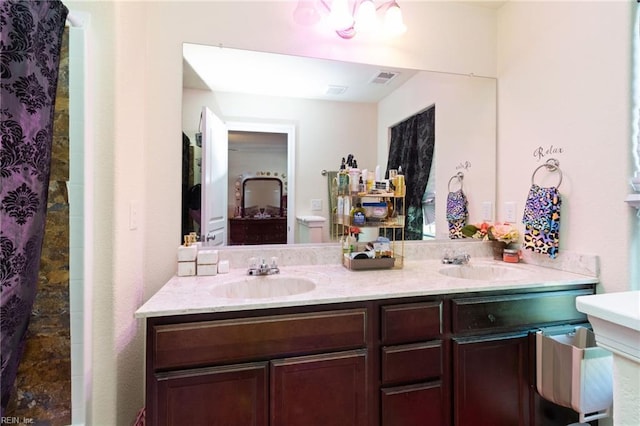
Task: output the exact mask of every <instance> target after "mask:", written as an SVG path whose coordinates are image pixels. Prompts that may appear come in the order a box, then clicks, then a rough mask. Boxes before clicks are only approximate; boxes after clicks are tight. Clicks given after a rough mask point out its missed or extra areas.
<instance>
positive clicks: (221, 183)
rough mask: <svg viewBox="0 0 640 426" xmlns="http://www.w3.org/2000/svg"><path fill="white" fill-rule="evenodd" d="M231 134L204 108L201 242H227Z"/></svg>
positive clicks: (219, 244)
mask: <svg viewBox="0 0 640 426" xmlns="http://www.w3.org/2000/svg"><path fill="white" fill-rule="evenodd" d="M228 147H229V137H228V132H227V127H226V125H225V124H224V123H223V122H222V120H220V118H218V117H217V116H216V115H215V114H213V112H211V110H210V109H209V108H207V107H202V221H201V223H202V228H201V229H202V236H201V237H202V241H203V242H207V243H208V244H209V245H216V246H222V245H226V244H227V187H228V180H227V174H228V171H227V161H228V157H229V148H228Z"/></svg>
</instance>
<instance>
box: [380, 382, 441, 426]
mask: <svg viewBox="0 0 640 426" xmlns="http://www.w3.org/2000/svg"><path fill="white" fill-rule="evenodd" d="M381 394H382V396H381V398H382V400H381V403H382V426H444V425H445V424H446V423H445V420H444V419H445V415H444V407H445V404H444V395H443V389H442V384H441V383H440V382H435V383H419V384H415V385H409V386H398V387H393V388H383V389H381Z"/></svg>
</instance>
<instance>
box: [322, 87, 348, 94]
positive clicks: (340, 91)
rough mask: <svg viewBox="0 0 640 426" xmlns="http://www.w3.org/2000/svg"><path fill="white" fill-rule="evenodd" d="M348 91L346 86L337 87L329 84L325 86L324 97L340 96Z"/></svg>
mask: <svg viewBox="0 0 640 426" xmlns="http://www.w3.org/2000/svg"><path fill="white" fill-rule="evenodd" d="M347 89H348V87H347V86H337V85H334V84H330V85H328V86H327V90H326V92H325V94H326V95H342V94H343V93H344V92H346V91H347Z"/></svg>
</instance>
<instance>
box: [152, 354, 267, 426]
mask: <svg viewBox="0 0 640 426" xmlns="http://www.w3.org/2000/svg"><path fill="white" fill-rule="evenodd" d="M267 366H268V363H266V362H265V363H252V364H239V365H231V366H225V367H212V368H201V369H194V370H182V371H175V372H170V373H157V374H156V381H157V390H158V392H157V399H156V401H155V407H156V408H157V410H156V412H155V413H153V415H152V418H150V419H149V420H150V421H149V423H150V424H151V425H167V426H173V425H203V426H217V425H220V426H267V424H268V420H269V418H268V413H267V408H268V405H267V397H268V394H267V392H268V386H267V383H268V380H267V377H268V376H267V375H268V370H267Z"/></svg>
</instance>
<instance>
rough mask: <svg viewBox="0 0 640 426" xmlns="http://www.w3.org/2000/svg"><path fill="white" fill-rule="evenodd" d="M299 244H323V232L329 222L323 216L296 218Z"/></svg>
mask: <svg viewBox="0 0 640 426" xmlns="http://www.w3.org/2000/svg"><path fill="white" fill-rule="evenodd" d="M296 220H297V222H298V240H299V241H298V242H299V243H311V244H313V243H321V242H322V232H323V231H322V230H323V228H324V223H325V222H326V221H327V219H325V218H324V217H322V216H296Z"/></svg>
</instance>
